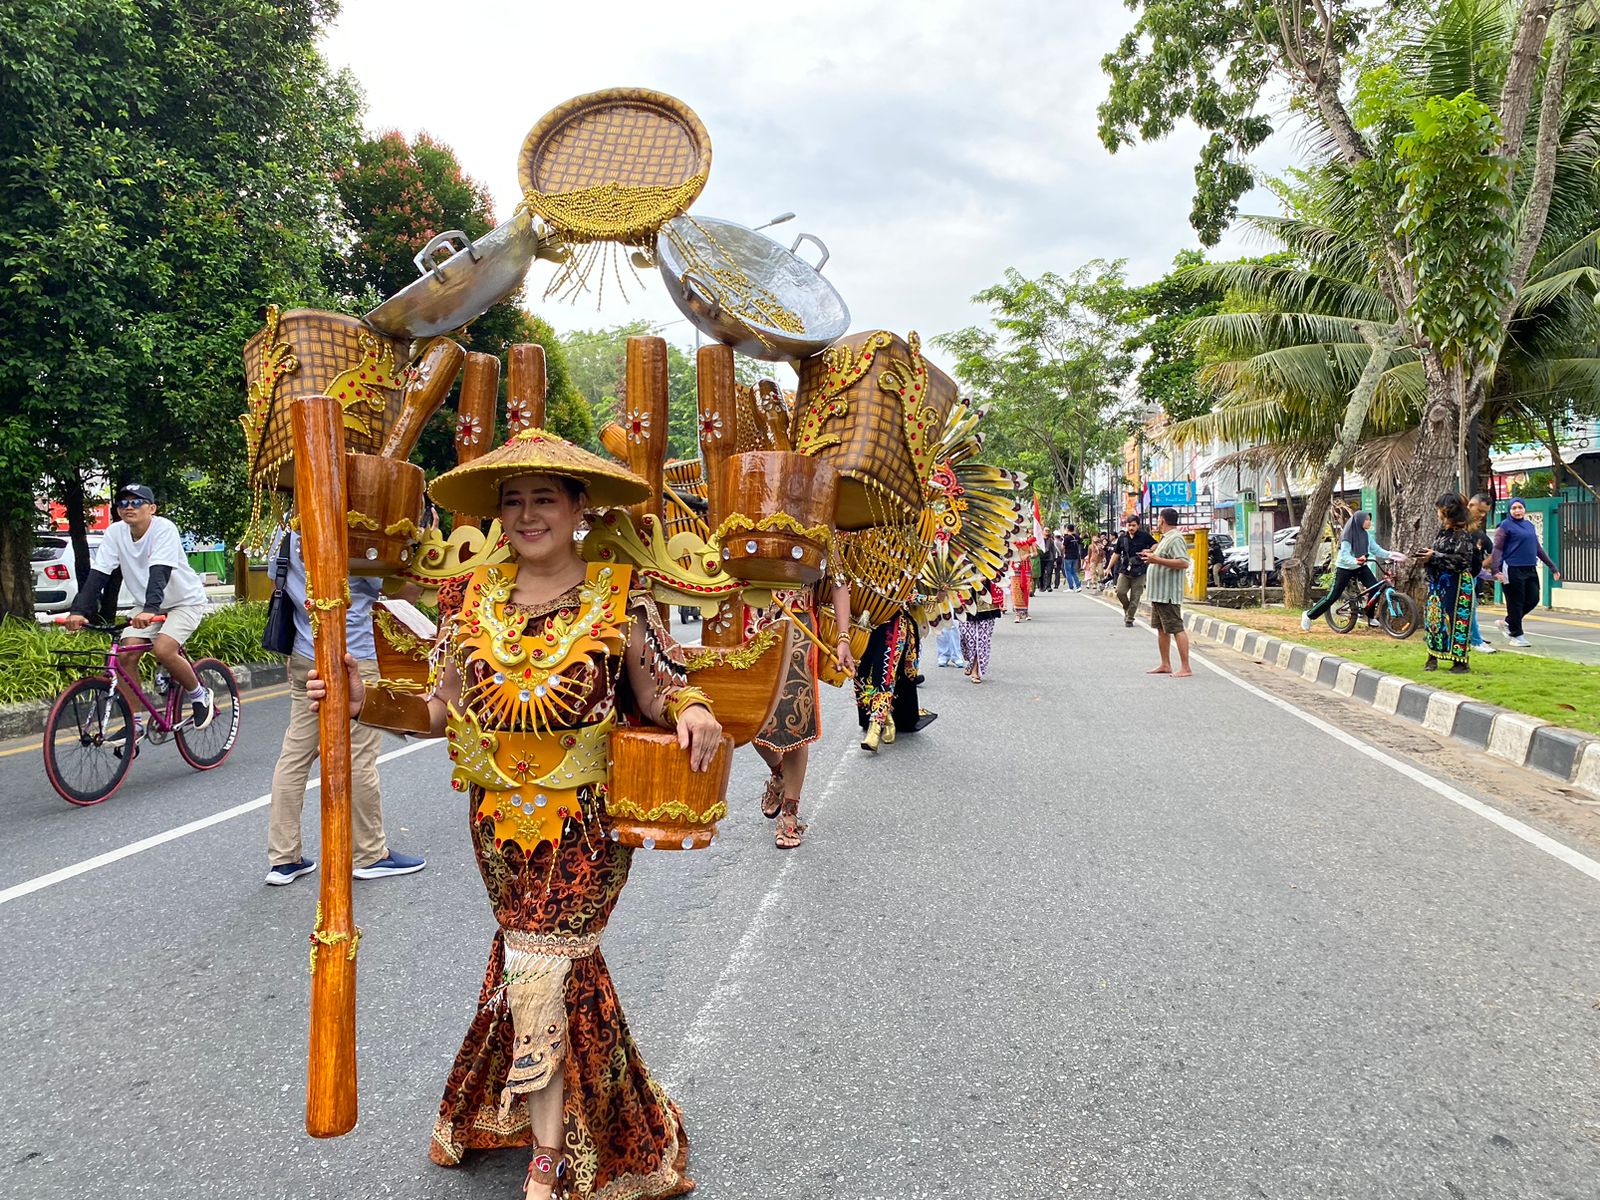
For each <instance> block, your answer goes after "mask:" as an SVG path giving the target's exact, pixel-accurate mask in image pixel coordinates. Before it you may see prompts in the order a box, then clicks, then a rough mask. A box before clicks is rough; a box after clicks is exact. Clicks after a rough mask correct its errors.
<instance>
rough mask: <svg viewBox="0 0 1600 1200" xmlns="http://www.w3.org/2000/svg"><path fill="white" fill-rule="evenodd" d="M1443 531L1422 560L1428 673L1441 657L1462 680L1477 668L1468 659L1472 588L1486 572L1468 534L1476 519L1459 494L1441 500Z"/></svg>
mask: <svg viewBox="0 0 1600 1200" xmlns="http://www.w3.org/2000/svg"><path fill="white" fill-rule="evenodd" d="M1438 506H1439V532H1438V533H1437V534H1435V535H1434V539H1433V545H1432V546H1431V547H1430V548H1429V549H1427V550H1424V551H1422V552H1421V553H1420V554H1418V555H1417V557H1418V558H1420V559H1422V560H1423V565H1424V566H1425V567H1426V568H1427V572H1428V603H1427V607H1426V608H1425V609H1424V610H1423V629H1424V630H1425V631H1426V635H1427V640H1428V661H1427V662H1425V663H1423V664H1422V669H1423V670H1424V671H1437V670H1438V669H1439V659H1440V658H1441V657H1445V658H1448V659H1449V660H1450V670H1451V671H1452V672H1454V673H1455V674H1457V675H1461V674H1465V673H1466V672H1467V671H1469V670H1471V668H1470V667H1469V666H1468V665H1467V655H1468V654H1469V653H1470V652H1471V648H1472V633H1471V630H1472V589H1473V584H1474V580H1476V579H1477V577H1478V572H1479V570H1481V569H1482V567H1483V551H1482V550H1480V549H1479V548H1478V544H1477V542H1476V541H1474V540H1473V537H1472V534H1471V533H1470V532H1468V530H1467V525H1468V523H1469V521H1470V520H1471V514H1469V513H1468V511H1467V502H1466V501H1465V500H1463V499H1462V498H1461V497H1460V496H1459V495H1458V494H1456V493H1454V492H1450V493H1447V494H1446V495H1443V496H1440V497H1439V500H1438Z"/></svg>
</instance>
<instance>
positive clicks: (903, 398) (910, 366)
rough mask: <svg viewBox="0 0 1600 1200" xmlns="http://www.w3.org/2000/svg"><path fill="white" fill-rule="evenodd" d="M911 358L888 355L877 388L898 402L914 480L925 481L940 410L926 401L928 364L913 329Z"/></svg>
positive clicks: (930, 468)
mask: <svg viewBox="0 0 1600 1200" xmlns="http://www.w3.org/2000/svg"><path fill="white" fill-rule="evenodd" d="M906 344H907V345H908V346H910V348H911V358H910V360H909V361H908V360H906V359H903V358H891V359H890V360H889V365H888V366H886V367H884V368H883V370H881V371H880V372H879V373H878V387H879V389H880V390H882V391H884V392H887V393H888V394H889V395H891V396H894V397H895V398H896V399H898V400H899V401H900V408H901V410H902V412H903V414H904V416H905V430H906V445H907V446H908V447H909V448H910V450H911V461H912V462H913V463H914V464H915V465H916V470H917V482H919V483H922V484H926V483H927V481H928V479H929V477H930V476H931V475H932V474H933V465H934V464H933V452H934V448H935V445H936V443H937V442H938V438H939V434H940V432H941V426H942V422H941V421H940V420H939V410H938V409H936V408H934V407H933V406H932V405H931V404H929V403H928V402H927V400H928V364H927V362H926V361H925V360H924V359H923V357H922V338H921V337H920V336H919V335H918V333H917V331H916V330H914V329H913V330H912V331H911V333H910V335H909V336H908V337H907V338H906Z"/></svg>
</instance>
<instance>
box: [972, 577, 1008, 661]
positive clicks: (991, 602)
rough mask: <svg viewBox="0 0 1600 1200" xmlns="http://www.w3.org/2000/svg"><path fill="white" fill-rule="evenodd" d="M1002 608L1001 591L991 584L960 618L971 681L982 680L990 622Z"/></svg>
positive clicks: (991, 635)
mask: <svg viewBox="0 0 1600 1200" xmlns="http://www.w3.org/2000/svg"><path fill="white" fill-rule="evenodd" d="M1005 611H1006V597H1005V593H1004V592H1003V591H1001V589H1000V585H999V584H998V583H991V584H990V585H989V586H988V588H986V589H985V590H984V591H981V592H979V593H978V595H977V597H976V599H974V600H973V602H972V604H971V606H970V607H969V608H968V609H967V612H966V614H965V615H964V616H963V617H962V618H961V650H962V652H963V653H964V654H965V655H966V656H967V678H968V679H970V680H972V682H973V683H982V682H983V677H984V675H985V674H987V673H988V670H989V648H990V646H991V645H992V644H993V642H994V623H995V622H996V621H998V620H999V619H1000V617H1001V615H1002V614H1003V613H1004V612H1005Z"/></svg>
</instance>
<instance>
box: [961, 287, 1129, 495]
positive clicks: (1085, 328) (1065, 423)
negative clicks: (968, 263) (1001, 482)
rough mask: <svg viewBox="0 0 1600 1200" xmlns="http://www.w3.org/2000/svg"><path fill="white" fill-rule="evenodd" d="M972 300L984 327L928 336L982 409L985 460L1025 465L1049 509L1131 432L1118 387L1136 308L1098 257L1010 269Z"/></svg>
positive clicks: (1083, 481)
mask: <svg viewBox="0 0 1600 1200" xmlns="http://www.w3.org/2000/svg"><path fill="white" fill-rule="evenodd" d="M972 301H973V303H974V304H981V305H984V306H985V307H987V308H988V309H989V312H990V326H989V327H985V326H977V325H974V326H969V327H968V328H966V329H960V330H956V331H955V332H953V333H947V334H943V335H941V336H939V337H937V338H935V339H934V342H935V344H936V345H938V346H940V347H941V348H943V349H944V350H946V351H948V352H949V353H950V354H952V355H954V356H955V373H956V376H957V377H958V378H959V379H960V380H961V381H962V382H963V383H965V384H966V385H967V386H968V387H970V388H971V389H972V390H973V391H974V392H975V393H976V395H977V396H978V398H979V399H980V400H981V401H982V403H983V405H984V408H985V410H986V414H987V415H986V419H985V429H986V430H987V431H988V435H989V441H988V443H987V446H988V452H989V457H990V458H992V459H993V460H994V461H996V462H1002V463H1005V464H1006V465H1007V466H1009V467H1014V468H1018V469H1021V470H1023V471H1026V472H1027V473H1028V477H1029V479H1031V480H1032V481H1033V483H1034V486H1035V488H1036V489H1037V490H1038V491H1039V493H1040V495H1041V497H1042V499H1043V500H1044V501H1045V502H1047V503H1048V505H1049V507H1050V508H1051V510H1052V511H1053V510H1054V509H1055V507H1056V505H1057V503H1058V502H1059V501H1060V500H1063V499H1067V500H1069V501H1070V500H1072V498H1073V497H1075V496H1076V495H1077V494H1078V493H1080V492H1081V491H1082V490H1083V488H1084V487H1085V486H1086V485H1087V483H1088V478H1089V472H1090V471H1091V470H1092V469H1093V468H1094V467H1096V466H1098V465H1099V464H1101V463H1104V462H1109V461H1110V460H1111V459H1112V457H1113V456H1114V455H1115V454H1116V452H1117V450H1118V448H1119V447H1120V446H1121V444H1122V441H1123V439H1124V437H1125V436H1126V434H1127V432H1128V429H1129V424H1128V420H1127V417H1126V414H1125V413H1124V412H1123V409H1124V408H1125V407H1126V406H1125V404H1124V403H1123V400H1122V397H1121V394H1120V393H1121V388H1122V385H1123V383H1124V382H1125V381H1126V380H1127V378H1128V376H1129V375H1130V374H1131V372H1132V371H1133V368H1134V358H1133V355H1132V353H1131V352H1130V351H1129V349H1128V343H1129V341H1130V338H1131V336H1132V334H1133V332H1134V330H1133V326H1132V325H1131V324H1130V320H1131V316H1130V314H1131V313H1132V312H1133V311H1134V308H1133V306H1132V304H1131V303H1130V293H1129V290H1128V286H1127V283H1126V280H1125V279H1124V277H1123V271H1122V263H1121V262H1115V263H1107V262H1104V261H1102V260H1100V259H1096V260H1094V261H1092V262H1089V263H1086V264H1085V265H1084V266H1082V267H1079V268H1078V269H1077V270H1076V271H1074V272H1073V273H1072V274H1071V275H1067V276H1062V275H1057V274H1054V273H1053V272H1047V273H1045V274H1043V275H1041V276H1039V277H1038V278H1037V279H1029V278H1027V277H1026V276H1024V275H1023V274H1022V273H1021V272H1020V271H1017V270H1015V269H1012V270H1007V271H1006V273H1005V278H1004V279H1002V280H1001V281H1000V282H999V283H997V284H995V285H993V286H992V287H988V288H985V289H984V290H983V291H981V292H979V293H978V294H977V295H975V296H974V297H973V298H972Z"/></svg>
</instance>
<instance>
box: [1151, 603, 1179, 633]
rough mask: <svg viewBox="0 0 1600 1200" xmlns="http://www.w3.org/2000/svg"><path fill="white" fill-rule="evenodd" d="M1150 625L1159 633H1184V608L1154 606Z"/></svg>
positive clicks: (1175, 605)
mask: <svg viewBox="0 0 1600 1200" xmlns="http://www.w3.org/2000/svg"><path fill="white" fill-rule="evenodd" d="M1150 624H1152V625H1154V626H1155V627H1156V631H1157V632H1158V633H1182V632H1183V608H1182V607H1181V606H1180V605H1177V604H1152V605H1151V606H1150Z"/></svg>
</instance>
